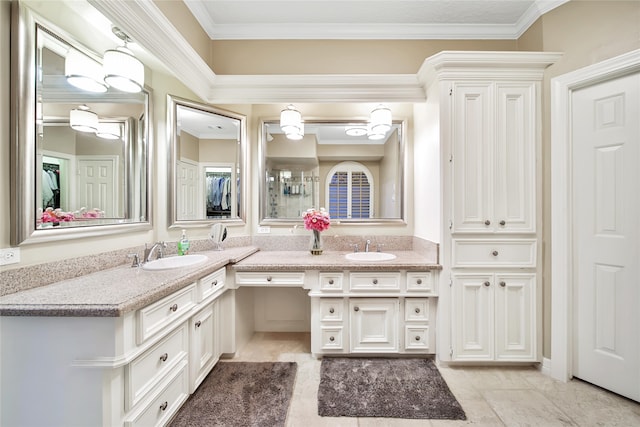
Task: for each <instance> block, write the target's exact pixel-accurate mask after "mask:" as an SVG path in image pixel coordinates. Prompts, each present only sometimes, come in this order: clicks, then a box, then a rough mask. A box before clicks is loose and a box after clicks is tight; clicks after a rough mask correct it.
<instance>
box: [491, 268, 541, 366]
mask: <svg viewBox="0 0 640 427" xmlns="http://www.w3.org/2000/svg"><path fill="white" fill-rule="evenodd" d="M535 284H536V275H535V274H496V279H495V282H494V293H495V307H496V313H495V315H496V316H495V346H496V360H503V361H508V360H510V361H518V360H527V361H530V360H534V359H535V357H536V345H535V344H536V339H535V338H536V337H535V331H536V327H535V325H536V322H535V313H536V310H535Z"/></svg>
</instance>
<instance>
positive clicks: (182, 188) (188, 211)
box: [176, 161, 205, 220]
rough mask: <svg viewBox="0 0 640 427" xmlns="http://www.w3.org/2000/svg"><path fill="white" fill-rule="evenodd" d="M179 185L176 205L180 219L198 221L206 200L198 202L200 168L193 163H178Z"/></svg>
mask: <svg viewBox="0 0 640 427" xmlns="http://www.w3.org/2000/svg"><path fill="white" fill-rule="evenodd" d="M177 166H178V167H177V172H176V173H177V183H176V193H177V194H176V204H177V209H178V219H179V220H188V219H198V218H203V217H204V214H202V215H200V212H199V211H200V205H201V204H204V202H205V201H204V200H202V201H199V200H198V193H199V191H198V189H199V186H198V166H197V165H192V164H191V163H187V162H182V161H178V162H177Z"/></svg>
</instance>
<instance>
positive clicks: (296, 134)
mask: <svg viewBox="0 0 640 427" xmlns="http://www.w3.org/2000/svg"><path fill="white" fill-rule="evenodd" d="M280 129H282V131H283V132H284V133H285V135H287V138H288V139H291V140H295V141H299V140H301V139H302V138H303V137H304V125H303V124H302V114H300V111H298V110H296V107H294V106H293V105H291V104H289V105H288V106H287V108H285V109H284V110H282V111H281V112H280Z"/></svg>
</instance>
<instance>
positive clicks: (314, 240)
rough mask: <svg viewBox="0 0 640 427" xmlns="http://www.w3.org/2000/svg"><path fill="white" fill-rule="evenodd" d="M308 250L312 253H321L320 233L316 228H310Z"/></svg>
mask: <svg viewBox="0 0 640 427" xmlns="http://www.w3.org/2000/svg"><path fill="white" fill-rule="evenodd" d="M311 231H312V234H311V245H310V249H309V250H310V251H311V254H312V255H320V254H322V234H321V233H320V232H319V231H318V230H311Z"/></svg>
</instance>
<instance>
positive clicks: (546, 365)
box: [538, 357, 551, 376]
mask: <svg viewBox="0 0 640 427" xmlns="http://www.w3.org/2000/svg"><path fill="white" fill-rule="evenodd" d="M538 370H539V371H540V372H542V373H543V374H545V375H547V376H551V359H548V358H546V357H543V358H542V363H539V364H538Z"/></svg>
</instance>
